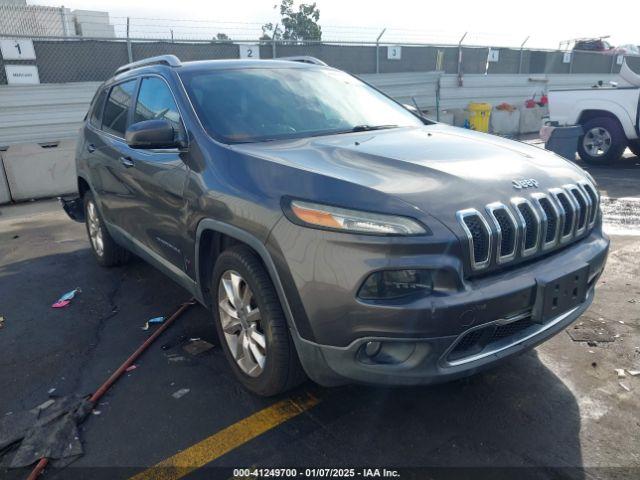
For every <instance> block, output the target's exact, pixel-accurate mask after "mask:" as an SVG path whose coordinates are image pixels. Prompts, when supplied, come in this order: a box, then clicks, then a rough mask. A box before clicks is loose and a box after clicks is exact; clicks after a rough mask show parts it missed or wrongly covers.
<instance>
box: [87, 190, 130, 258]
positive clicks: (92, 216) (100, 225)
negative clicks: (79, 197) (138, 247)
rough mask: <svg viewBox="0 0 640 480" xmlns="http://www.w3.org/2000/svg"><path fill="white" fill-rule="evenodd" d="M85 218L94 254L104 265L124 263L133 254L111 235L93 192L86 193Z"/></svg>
mask: <svg viewBox="0 0 640 480" xmlns="http://www.w3.org/2000/svg"><path fill="white" fill-rule="evenodd" d="M83 201H84V218H85V226H86V228H87V236H88V237H89V244H90V245H91V251H92V252H93V256H94V257H96V260H97V261H98V263H99V264H100V265H101V266H103V267H115V266H117V265H124V264H125V263H127V262H128V261H129V258H130V257H131V254H130V253H129V251H128V250H126V249H125V248H123V247H121V246H120V245H118V244H117V243H116V242H115V240H114V239H113V238H112V237H111V235H109V232H108V231H107V229H106V227H105V225H104V220H103V219H102V215H100V211H99V210H98V207H97V206H96V201H95V199H94V198H93V194H92V193H91V192H86V193H85V194H84V198H83Z"/></svg>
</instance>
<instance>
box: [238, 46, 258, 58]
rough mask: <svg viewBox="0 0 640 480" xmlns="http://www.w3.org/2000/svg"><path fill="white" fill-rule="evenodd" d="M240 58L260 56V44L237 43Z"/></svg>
mask: <svg viewBox="0 0 640 480" xmlns="http://www.w3.org/2000/svg"><path fill="white" fill-rule="evenodd" d="M238 46H239V47H240V58H250V59H251V58H260V45H238Z"/></svg>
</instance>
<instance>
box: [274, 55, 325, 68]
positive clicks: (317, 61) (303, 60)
mask: <svg viewBox="0 0 640 480" xmlns="http://www.w3.org/2000/svg"><path fill="white" fill-rule="evenodd" d="M276 60H286V61H289V62H300V63H311V64H312V65H322V66H323V67H328V65H327V64H326V63H324V62H323V61H322V60H320V59H319V58H316V57H310V56H307V55H300V56H296V57H280V58H276Z"/></svg>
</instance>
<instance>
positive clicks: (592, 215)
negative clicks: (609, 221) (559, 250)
mask: <svg viewBox="0 0 640 480" xmlns="http://www.w3.org/2000/svg"><path fill="white" fill-rule="evenodd" d="M578 186H579V187H581V188H582V190H583V192H584V193H585V194H586V195H587V197H588V198H589V203H590V207H589V224H588V225H587V228H588V229H591V228H592V227H593V225H594V224H595V223H596V216H597V214H598V205H599V204H600V198H599V196H598V194H597V193H596V191H595V189H594V188H593V187H592V186H591V184H590V183H589V182H587V181H586V180H582V181H580V182H578Z"/></svg>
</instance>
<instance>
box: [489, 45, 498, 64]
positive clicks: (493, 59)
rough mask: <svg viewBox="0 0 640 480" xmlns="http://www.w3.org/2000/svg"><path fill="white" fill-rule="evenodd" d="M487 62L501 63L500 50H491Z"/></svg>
mask: <svg viewBox="0 0 640 480" xmlns="http://www.w3.org/2000/svg"><path fill="white" fill-rule="evenodd" d="M487 61H489V62H499V61H500V50H495V49H493V48H490V49H489V55H488V56H487Z"/></svg>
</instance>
